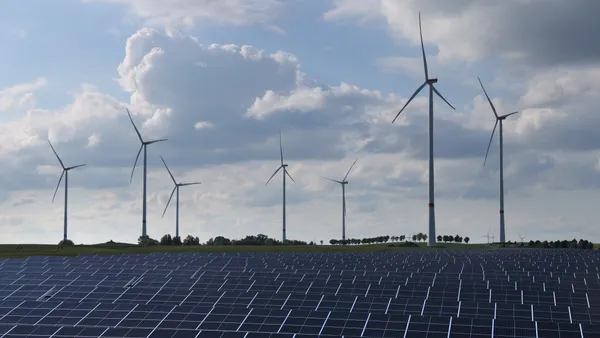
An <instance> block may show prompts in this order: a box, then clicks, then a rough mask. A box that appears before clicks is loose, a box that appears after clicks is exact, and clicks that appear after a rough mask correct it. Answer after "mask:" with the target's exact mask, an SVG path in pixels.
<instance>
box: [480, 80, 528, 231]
mask: <svg viewBox="0 0 600 338" xmlns="http://www.w3.org/2000/svg"><path fill="white" fill-rule="evenodd" d="M477 79H478V80H479V84H480V85H481V89H483V93H484V94H485V97H486V98H487V100H488V102H489V103H490V107H492V112H494V116H495V117H496V123H495V124H494V129H493V130H492V136H490V142H489V143H488V147H487V150H486V152H485V159H484V160H483V165H484V166H485V162H486V161H487V157H488V153H489V152H490V146H491V145H492V139H493V138H494V132H495V131H496V127H498V124H500V128H499V130H498V134H499V138H500V243H504V241H505V239H506V233H505V228H504V142H503V139H502V137H503V136H502V121H504V120H506V118H507V117H509V116H511V115H514V114H517V113H518V112H517V111H516V112H512V113H509V114H506V115H498V113H497V112H496V107H494V104H493V103H492V100H491V99H490V97H489V96H488V93H487V92H486V91H485V88H484V87H483V83H481V79H480V78H479V77H478V78H477Z"/></svg>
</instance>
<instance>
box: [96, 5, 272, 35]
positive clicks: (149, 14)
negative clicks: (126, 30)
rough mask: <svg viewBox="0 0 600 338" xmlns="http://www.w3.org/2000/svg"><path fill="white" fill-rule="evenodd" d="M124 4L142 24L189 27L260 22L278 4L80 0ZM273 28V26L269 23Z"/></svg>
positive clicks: (270, 17)
mask: <svg viewBox="0 0 600 338" xmlns="http://www.w3.org/2000/svg"><path fill="white" fill-rule="evenodd" d="M84 2H103V3H114V4H120V5H123V6H126V7H127V8H128V9H129V11H130V14H131V15H133V16H135V17H138V18H142V19H143V21H144V24H145V25H151V26H152V25H156V26H163V27H184V28H189V27H193V26H195V25H197V24H198V23H201V22H206V21H209V22H211V21H212V22H216V23H219V24H230V25H250V24H257V23H258V24H264V23H267V22H269V21H270V20H272V19H273V18H274V17H275V16H276V15H277V14H278V12H279V10H280V8H281V7H282V5H283V4H282V2H281V1H280V0H230V1H212V0H192V1H190V0H173V1H161V0H84ZM269 28H270V29H275V30H280V29H277V27H276V26H273V25H271V26H269Z"/></svg>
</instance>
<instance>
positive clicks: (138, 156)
mask: <svg viewBox="0 0 600 338" xmlns="http://www.w3.org/2000/svg"><path fill="white" fill-rule="evenodd" d="M142 148H144V144H143V143H142V145H141V146H140V150H138V153H137V156H136V157H135V162H133V169H131V177H130V178H129V184H131V182H132V181H133V172H134V171H135V166H136V165H137V161H138V159H139V158H140V154H141V153H142Z"/></svg>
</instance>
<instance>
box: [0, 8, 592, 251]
mask: <svg viewBox="0 0 600 338" xmlns="http://www.w3.org/2000/svg"><path fill="white" fill-rule="evenodd" d="M365 1H366V0H363V1H358V0H335V1H334V0H331V1H309V2H306V1H297V0H296V1H279V0H270V1H266V0H264V1H258V0H256V1H246V2H239V1H237V0H234V1H231V2H227V3H225V2H223V3H218V2H206V1H197V2H186V1H183V0H176V1H174V2H173V3H171V4H169V3H167V2H164V1H158V0H145V1H141V0H93V1H53V2H48V1H27V2H10V3H7V4H5V5H4V7H5V8H4V10H3V11H0V22H2V24H0V43H2V46H3V48H2V51H1V52H0V71H1V74H2V77H1V79H0V88H1V89H0V90H2V89H3V90H2V91H0V112H1V113H2V115H1V116H2V118H0V128H2V130H3V134H4V136H2V140H1V141H2V142H0V143H1V144H2V146H0V156H2V158H3V160H4V161H5V163H8V165H7V166H6V167H5V168H3V169H2V170H3V183H4V187H5V189H4V191H3V192H2V194H0V196H1V197H2V199H0V201H1V203H2V204H1V205H0V208H1V209H2V210H3V213H4V216H3V217H2V218H1V219H0V227H3V228H4V229H3V230H4V232H5V233H6V234H7V235H6V238H7V241H9V242H15V241H20V240H22V238H23V236H28V237H27V238H28V239H27V241H30V242H48V241H49V242H58V240H60V236H61V234H60V229H61V224H62V211H61V210H62V205H61V204H62V203H55V204H51V203H50V199H51V195H52V193H53V189H54V187H55V185H56V180H57V179H58V176H59V174H60V170H58V168H57V161H56V159H55V158H53V155H52V153H51V152H50V151H49V147H48V145H47V139H48V138H49V139H50V140H51V141H52V142H53V144H54V145H55V147H56V148H57V151H58V152H59V154H61V156H63V157H64V160H65V161H66V162H69V163H71V162H77V163H79V162H86V163H88V167H86V168H85V169H82V170H81V171H79V172H74V173H73V175H71V176H70V191H71V192H70V194H71V195H70V196H71V200H70V209H69V210H70V224H72V232H70V236H69V237H71V238H72V239H73V240H75V241H76V242H99V241H106V240H108V239H113V240H121V241H130V242H131V241H135V239H136V238H137V235H139V223H140V220H139V219H140V211H141V210H140V209H141V176H140V175H138V174H139V173H141V170H137V171H136V172H137V173H138V174H136V176H135V177H134V182H133V183H132V184H131V185H130V184H129V173H130V170H131V169H130V168H131V165H132V163H133V160H134V156H135V152H136V151H137V143H136V142H137V141H136V139H135V135H134V134H133V131H132V129H131V126H130V125H129V122H128V120H127V117H126V114H125V107H128V108H129V109H130V110H131V111H132V113H133V114H134V119H135V121H136V123H138V126H139V127H140V129H141V130H142V133H143V134H144V135H145V137H146V136H147V137H168V138H169V142H167V143H165V144H161V145H156V146H153V147H152V148H151V149H150V151H149V160H148V161H149V166H150V168H149V178H148V182H149V183H148V184H149V196H148V203H149V214H148V219H149V229H151V230H149V232H150V235H151V236H153V237H160V236H162V234H164V233H166V232H172V228H173V215H171V214H170V213H169V212H167V214H166V215H165V217H164V218H161V217H160V214H161V213H162V209H163V208H164V205H165V203H166V199H167V198H168V195H169V193H170V190H171V189H172V188H170V181H169V177H168V175H166V173H165V172H164V168H162V167H161V163H160V161H159V160H158V155H159V154H160V155H164V156H165V159H166V160H167V161H168V162H169V163H170V164H169V165H170V166H171V168H172V170H173V171H174V172H175V173H176V175H177V176H178V177H181V179H182V180H196V179H200V180H201V181H203V182H204V183H205V184H203V185H202V186H200V187H197V188H192V189H187V190H186V192H182V202H181V203H182V206H181V207H182V223H185V224H186V226H187V228H185V227H184V226H183V224H182V229H185V230H182V231H184V232H189V233H193V234H194V235H198V236H200V237H201V238H202V239H203V240H207V239H208V238H210V237H214V236H216V235H226V236H228V237H241V236H244V235H246V234H250V233H257V232H263V233H266V234H268V235H270V236H273V237H279V236H280V229H279V227H280V223H281V220H280V215H281V195H280V190H281V187H280V185H279V184H280V183H279V181H278V180H277V181H275V182H274V183H276V184H273V185H271V184H270V185H269V186H267V187H265V186H264V181H266V179H267V178H268V177H269V176H270V174H271V172H272V170H274V169H275V168H276V163H277V161H278V158H277V156H278V149H277V147H278V139H277V137H278V131H279V130H280V129H283V136H284V148H285V152H286V158H287V159H288V161H289V162H290V163H289V164H290V172H291V174H292V175H293V176H294V178H296V179H297V181H298V183H297V184H292V185H290V186H289V187H288V197H289V203H290V204H289V205H288V209H289V210H288V217H289V220H288V224H289V227H288V234H289V237H290V238H298V239H312V237H314V236H315V235H311V236H309V237H311V238H308V237H306V233H309V232H310V233H312V234H316V236H318V237H322V239H324V240H328V239H329V238H333V237H339V224H340V223H341V220H340V219H339V214H340V212H339V210H338V209H340V205H339V196H338V195H339V193H340V192H339V191H338V190H339V189H334V188H335V187H334V188H332V187H331V186H329V185H328V184H327V182H324V181H323V180H321V179H320V178H319V175H324V176H336V173H338V174H337V176H339V175H341V174H343V172H345V170H346V168H347V167H348V165H349V164H350V163H352V161H353V160H354V159H356V158H358V159H359V161H358V163H357V166H356V168H355V170H354V171H353V172H352V173H351V174H350V180H351V184H350V186H349V195H348V208H349V209H348V231H347V232H348V235H349V236H350V237H368V236H378V235H385V234H387V235H402V234H406V235H410V234H412V233H414V232H419V231H421V232H426V220H427V218H426V216H427V215H426V211H427V210H426V204H427V179H426V177H427V172H426V170H427V161H426V158H427V118H426V117H427V110H426V108H427V106H426V96H425V95H426V94H425V93H426V92H425V91H424V92H423V94H422V95H420V96H419V97H418V98H417V99H416V100H415V101H414V102H413V103H412V104H411V106H410V108H409V109H407V110H406V112H405V113H403V117H402V118H401V119H400V120H399V121H398V122H397V124H396V125H392V124H391V120H392V119H393V117H394V116H395V114H396V113H397V110H398V109H399V108H400V107H401V106H402V105H403V104H404V102H406V99H407V98H408V97H409V96H410V94H411V93H412V92H413V91H414V89H415V88H416V87H417V86H419V84H420V83H421V82H422V78H423V75H422V64H421V61H420V59H419V58H420V48H419V45H418V25H417V18H418V12H419V11H421V12H422V15H423V34H424V40H425V45H426V52H427V55H428V61H429V66H430V73H431V75H432V76H436V77H439V79H440V82H439V84H438V85H437V88H438V89H439V90H440V91H441V92H442V93H443V94H444V96H445V97H446V98H448V100H450V101H451V102H452V103H453V104H454V105H455V106H456V108H457V110H456V111H450V110H449V109H448V108H447V107H444V106H443V102H441V101H439V100H437V99H436V101H435V119H436V122H435V135H434V137H435V140H436V157H437V160H436V177H437V178H436V192H437V194H438V200H436V206H437V211H436V213H437V219H438V224H439V225H438V228H439V229H438V233H440V234H445V233H450V234H456V233H459V234H461V235H463V236H471V237H473V238H475V237H476V236H478V234H479V233H481V235H483V234H485V233H487V231H488V230H489V231H492V232H493V231H494V229H496V232H497V223H498V216H497V215H498V214H497V213H498V185H497V182H498V171H497V170H498V157H497V156H498V149H497V147H498V144H497V138H496V139H495V141H494V143H493V146H492V149H491V153H490V158H489V160H488V163H489V165H487V166H486V167H485V168H483V166H482V163H483V155H484V153H485V148H486V146H487V141H488V138H489V133H490V132H491V128H492V127H493V123H494V121H493V116H492V113H491V111H490V108H489V106H488V105H487V102H485V101H484V99H483V97H482V92H481V89H480V88H479V85H478V83H477V76H480V77H481V78H482V80H483V81H484V84H485V85H486V89H487V90H488V92H489V93H490V95H491V96H492V98H493V100H494V102H495V104H496V106H497V108H498V109H499V110H500V111H501V112H509V111H513V110H514V109H519V110H520V111H521V114H519V115H518V116H515V117H514V118H512V120H510V121H507V123H506V125H505V135H504V136H505V150H506V158H505V178H506V190H507V196H506V203H507V206H506V209H507V214H506V215H507V236H508V239H513V240H514V239H517V238H518V236H517V234H521V235H524V236H526V237H528V238H532V237H535V236H539V234H540V233H542V234H546V235H547V236H549V238H548V239H563V238H572V237H578V238H579V237H584V238H588V239H592V240H594V239H595V240H600V233H598V231H597V230H595V229H592V228H589V227H588V224H589V222H591V220H590V219H589V217H588V216H586V215H583V214H582V213H581V212H579V209H580V208H585V207H586V206H588V204H589V205H590V206H591V205H592V204H593V200H594V199H593V198H594V196H597V194H598V188H599V187H600V185H598V184H596V183H595V182H597V177H598V174H599V170H600V165H599V158H600V157H599V152H598V144H600V139H599V138H598V137H596V136H595V133H594V128H593V126H594V125H596V123H600V120H598V118H597V117H596V114H594V108H593V107H595V105H596V103H597V102H596V100H595V97H597V96H596V94H598V93H600V83H599V82H598V78H600V77H598V76H597V75H598V74H600V68H599V65H598V64H597V63H595V62H593V58H592V57H591V55H593V54H594V53H596V51H595V49H594V48H595V47H593V46H589V45H587V43H586V42H585V41H584V40H581V39H578V38H579V35H578V34H579V32H581V31H588V32H596V31H600V29H595V28H600V27H597V26H598V23H596V21H595V20H593V18H591V17H588V16H586V15H584V14H582V13H590V12H593V11H594V10H596V9H598V8H595V7H597V6H598V5H596V4H590V3H586V4H584V3H579V2H577V3H573V4H572V5H569V6H567V5H565V4H562V3H559V2H557V3H552V5H544V4H542V2H541V1H531V2H528V3H522V2H519V1H517V0H507V1H506V2H502V3H495V4H492V3H489V4H485V5H481V6H475V5H473V4H472V3H470V2H464V3H461V4H460V6H458V7H456V8H452V10H451V11H450V10H448V9H447V8H445V6H447V4H446V3H445V2H443V1H442V0H428V1H426V2H422V3H418V2H416V1H411V0H406V1H399V2H397V3H396V2H394V3H392V2H387V1H382V0H369V1H367V2H365ZM365 4H367V5H365ZM218 6H220V7H218ZM588 6H589V7H588ZM540 11H541V12H540ZM527 13H542V14H540V15H539V16H538V17H537V20H539V22H537V23H536V27H537V29H535V30H532V29H530V27H531V22H530V19H529V18H528V17H526V16H525V14H527ZM559 17H560V18H562V19H561V21H560V23H559V24H558V25H564V27H563V28H564V29H563V32H565V33H564V34H562V35H559V34H554V36H553V37H552V39H549V38H548V36H547V34H545V33H544V32H547V31H552V30H553V29H555V28H556V27H554V26H555V25H556V20H555V19H557V18H559ZM575 18H579V19H575ZM531 20H535V19H531ZM185 22H187V23H188V24H183V23H185ZM173 32H177V33H173ZM594 34H595V33H594ZM191 37H194V38H195V39H197V41H198V42H199V44H198V43H197V42H196V41H195V40H194V38H191ZM213 44H214V45H213ZM230 45H235V46H237V47H232V46H230ZM241 46H252V48H251V49H248V48H242V47H241ZM261 51H264V52H261ZM277 51H282V52H284V53H286V54H275V53H276V52H277ZM291 55H293V56H291ZM590 60H592V61H590ZM298 71H299V72H298ZM36 79H37V82H36ZM42 79H45V80H46V82H44V81H43V80H42ZM342 83H344V85H341V84H342ZM57 170H58V171H57ZM61 193H62V192H61V191H59V193H58V194H59V195H60V194H61ZM542 198H543V199H545V200H547V203H549V205H550V206H549V205H548V204H541V203H540V202H539V201H540V199H542ZM573 199H577V200H584V201H585V202H584V205H583V206H581V205H575V204H574V203H573V202H572V201H573ZM57 200H59V199H57ZM300 229H303V230H300ZM305 230H309V231H305ZM496 235H497V233H496ZM482 240H483V239H482V237H481V236H479V241H482Z"/></svg>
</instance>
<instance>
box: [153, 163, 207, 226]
mask: <svg viewBox="0 0 600 338" xmlns="http://www.w3.org/2000/svg"><path fill="white" fill-rule="evenodd" d="M160 159H161V160H162V163H163V164H164V165H165V168H167V171H168V172H169V176H171V179H172V180H173V183H174V184H175V187H174V188H173V191H172V192H171V196H170V197H169V200H168V201H167V205H166V206H165V211H163V213H162V216H161V217H163V216H165V212H167V208H168V207H169V203H171V199H172V198H173V194H174V193H175V191H177V197H176V199H175V237H179V187H185V186H188V185H196V184H201V183H200V182H192V183H177V181H175V177H173V174H172V173H171V170H169V167H168V166H167V163H166V162H165V159H164V158H162V156H161V157H160ZM179 238H181V237H179Z"/></svg>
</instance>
